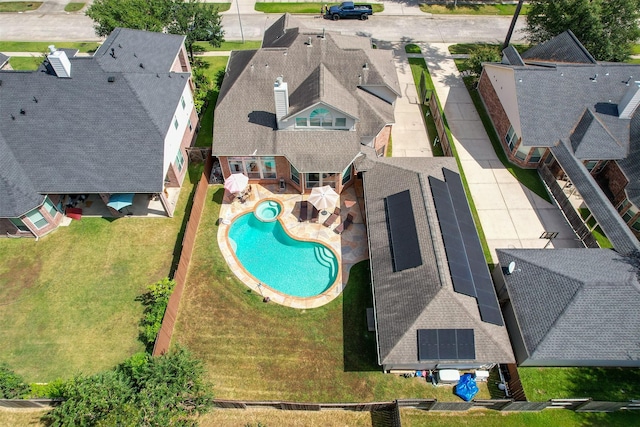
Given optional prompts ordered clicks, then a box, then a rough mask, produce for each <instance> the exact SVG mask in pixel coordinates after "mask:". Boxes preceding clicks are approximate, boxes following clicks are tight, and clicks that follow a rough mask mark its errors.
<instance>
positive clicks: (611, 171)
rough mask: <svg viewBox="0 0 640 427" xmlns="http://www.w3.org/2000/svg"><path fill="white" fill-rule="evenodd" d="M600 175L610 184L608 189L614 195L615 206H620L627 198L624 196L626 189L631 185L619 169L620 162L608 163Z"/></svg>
mask: <svg viewBox="0 0 640 427" xmlns="http://www.w3.org/2000/svg"><path fill="white" fill-rule="evenodd" d="M600 174H601V175H603V176H604V178H605V180H606V181H607V182H608V184H607V187H608V188H609V191H611V194H612V195H613V205H614V206H618V204H620V202H622V201H623V200H624V199H625V198H626V197H627V196H626V195H625V194H624V189H625V187H626V186H627V184H629V181H628V180H627V178H625V176H624V174H623V173H622V171H621V170H620V168H619V167H618V162H615V161H610V162H609V163H607V165H606V166H605V167H604V169H603V170H602V172H600Z"/></svg>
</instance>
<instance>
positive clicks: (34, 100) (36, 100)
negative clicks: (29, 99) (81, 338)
mask: <svg viewBox="0 0 640 427" xmlns="http://www.w3.org/2000/svg"><path fill="white" fill-rule="evenodd" d="M33 102H35V103H36V104H37V103H38V98H36V97H35V96H34V97H33Z"/></svg>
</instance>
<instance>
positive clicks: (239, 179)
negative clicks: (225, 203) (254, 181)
mask: <svg viewBox="0 0 640 427" xmlns="http://www.w3.org/2000/svg"><path fill="white" fill-rule="evenodd" d="M247 184H249V178H247V176H246V175H244V174H241V173H233V174H231V175H229V178H227V179H225V180H224V188H225V189H226V190H228V191H229V193H239V192H241V191H242V190H244V189H245V188H247Z"/></svg>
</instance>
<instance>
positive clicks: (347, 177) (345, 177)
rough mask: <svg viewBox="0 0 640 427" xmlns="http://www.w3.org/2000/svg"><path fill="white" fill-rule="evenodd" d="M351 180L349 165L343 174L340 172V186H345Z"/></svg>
mask: <svg viewBox="0 0 640 427" xmlns="http://www.w3.org/2000/svg"><path fill="white" fill-rule="evenodd" d="M350 180H351V165H349V166H348V167H347V168H346V169H345V170H344V171H343V172H342V185H345V184H346V183H347V182H349V181H350Z"/></svg>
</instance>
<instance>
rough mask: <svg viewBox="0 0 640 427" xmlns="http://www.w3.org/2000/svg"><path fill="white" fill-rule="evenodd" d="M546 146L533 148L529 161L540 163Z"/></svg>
mask: <svg viewBox="0 0 640 427" xmlns="http://www.w3.org/2000/svg"><path fill="white" fill-rule="evenodd" d="M544 150H545V149H544V148H534V149H533V150H531V157H529V163H538V162H539V161H540V159H541V158H542V155H543V154H544Z"/></svg>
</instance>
